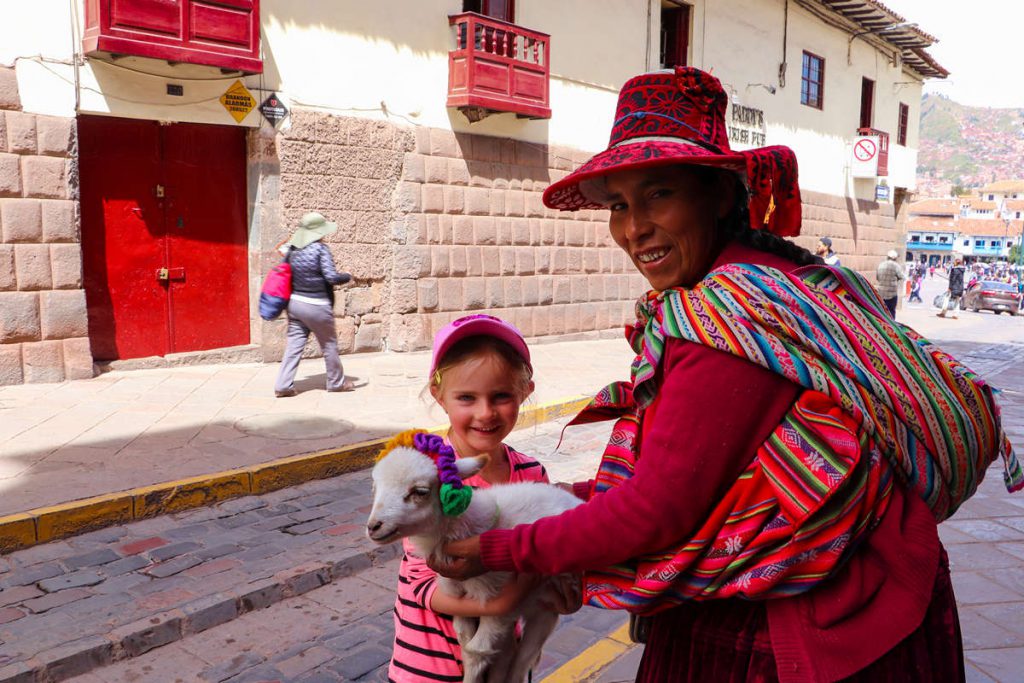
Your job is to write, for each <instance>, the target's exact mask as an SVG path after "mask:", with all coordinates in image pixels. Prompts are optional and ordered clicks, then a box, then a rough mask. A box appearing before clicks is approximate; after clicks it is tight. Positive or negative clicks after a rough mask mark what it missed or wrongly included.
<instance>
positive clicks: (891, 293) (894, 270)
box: [875, 249, 904, 318]
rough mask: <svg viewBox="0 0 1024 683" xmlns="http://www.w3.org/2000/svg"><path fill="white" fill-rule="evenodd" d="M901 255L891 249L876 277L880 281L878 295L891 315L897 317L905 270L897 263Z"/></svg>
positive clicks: (877, 270) (880, 264) (879, 266)
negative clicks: (897, 305) (897, 303)
mask: <svg viewBox="0 0 1024 683" xmlns="http://www.w3.org/2000/svg"><path fill="white" fill-rule="evenodd" d="M897 258H899V254H897V253H896V251H895V250H894V249H890V250H889V253H887V254H886V255H885V260H884V261H882V262H881V263H879V264H878V268H877V269H876V271H875V277H876V279H877V281H878V295H879V296H881V297H882V301H884V302H885V307H886V308H888V309H889V314H890V315H892V317H893V318H895V317H896V302H897V301H898V300H899V292H900V282H902V281H903V277H904V275H903V268H901V267H900V264H899V263H897V262H896V259H897Z"/></svg>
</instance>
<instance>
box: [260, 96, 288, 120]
mask: <svg viewBox="0 0 1024 683" xmlns="http://www.w3.org/2000/svg"><path fill="white" fill-rule="evenodd" d="M260 113H261V114H263V118H265V119H266V120H267V121H269V122H270V125H272V126H276V125H277V122H278V121H283V120H284V117H286V116H288V108H287V107H285V106H284V102H282V101H281V99H280V98H279V97H278V96H277V93H276V92H272V93H270V97H268V98H267V99H265V100H263V104H261V105H260Z"/></svg>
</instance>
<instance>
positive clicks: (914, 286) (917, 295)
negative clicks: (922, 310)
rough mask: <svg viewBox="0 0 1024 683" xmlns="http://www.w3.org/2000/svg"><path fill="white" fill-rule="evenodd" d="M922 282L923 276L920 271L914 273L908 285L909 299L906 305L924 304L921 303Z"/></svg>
mask: <svg viewBox="0 0 1024 683" xmlns="http://www.w3.org/2000/svg"><path fill="white" fill-rule="evenodd" d="M923 281H924V274H923V273H922V272H921V271H917V272H916V273H914V280H913V281H912V282H911V283H910V298H909V299H907V303H914V302H917V303H924V302H923V301H921V284H922V282H923Z"/></svg>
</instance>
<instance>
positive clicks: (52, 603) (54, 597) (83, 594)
mask: <svg viewBox="0 0 1024 683" xmlns="http://www.w3.org/2000/svg"><path fill="white" fill-rule="evenodd" d="M92 594H93V593H92V592H90V591H89V590H88V589H86V588H71V589H69V590H65V591H59V592H57V593H50V594H49V595H46V596H43V597H41V598H36V599H35V600H28V601H26V602H25V603H24V606H25V608H26V609H28V610H29V611H30V612H32V614H42V613H43V612H47V611H49V610H51V609H53V608H55V607H60V606H61V605H66V604H68V603H71V602H74V601H75V600H82V599H84V598H87V597H89V596H90V595H92Z"/></svg>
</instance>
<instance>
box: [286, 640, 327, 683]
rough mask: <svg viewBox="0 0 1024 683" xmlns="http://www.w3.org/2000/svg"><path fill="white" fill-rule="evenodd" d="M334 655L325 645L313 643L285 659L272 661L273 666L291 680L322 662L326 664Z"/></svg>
mask: <svg viewBox="0 0 1024 683" xmlns="http://www.w3.org/2000/svg"><path fill="white" fill-rule="evenodd" d="M334 657H335V654H334V652H332V651H330V650H328V649H327V648H325V647H321V646H318V645H314V646H312V647H309V648H307V649H305V650H303V651H302V652H299V653H298V654H294V655H291V656H290V657H288V658H287V659H284V660H282V661H278V662H274V666H275V668H276V669H277V670H278V671H280V672H281V675H282V676H284V677H285V679H286V680H293V679H296V678H298V677H299V676H301V675H302V674H305V673H307V672H309V671H312V670H313V669H315V668H317V667H318V666H320V665H322V664H327V663H329V662H330V661H332V660H333V659H334Z"/></svg>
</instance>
